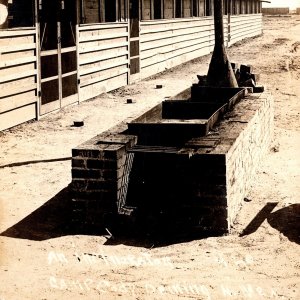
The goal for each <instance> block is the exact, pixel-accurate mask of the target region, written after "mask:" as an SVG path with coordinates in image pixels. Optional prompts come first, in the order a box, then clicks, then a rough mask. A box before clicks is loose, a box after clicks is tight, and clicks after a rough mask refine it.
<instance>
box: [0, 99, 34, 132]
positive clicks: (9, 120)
mask: <svg viewBox="0 0 300 300" xmlns="http://www.w3.org/2000/svg"><path fill="white" fill-rule="evenodd" d="M36 118H37V109H36V103H33V104H30V105H26V106H23V107H20V108H17V109H14V110H10V111H8V112H5V113H2V114H0V130H4V129H7V128H10V127H13V126H16V125H19V124H21V123H24V122H26V121H29V120H32V119H36Z"/></svg>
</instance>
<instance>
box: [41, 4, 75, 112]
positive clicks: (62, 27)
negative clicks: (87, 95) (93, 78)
mask: <svg viewBox="0 0 300 300" xmlns="http://www.w3.org/2000/svg"><path fill="white" fill-rule="evenodd" d="M39 8H40V10H39V22H40V55H41V61H40V62H41V114H45V113H48V112H50V111H52V110H55V109H59V108H61V107H63V106H66V105H68V104H71V103H74V102H77V101H78V79H77V47H76V23H77V10H76V2H75V3H74V1H72V0H64V1H58V0H43V1H42V3H41V5H40V7H39Z"/></svg>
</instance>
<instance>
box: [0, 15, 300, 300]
mask: <svg viewBox="0 0 300 300" xmlns="http://www.w3.org/2000/svg"><path fill="white" fill-rule="evenodd" d="M228 53H229V57H230V59H231V61H233V62H237V63H246V64H252V65H253V66H254V72H255V73H260V74H261V79H260V83H261V84H263V85H264V86H265V87H266V88H267V89H268V90H269V91H270V92H271V93H272V94H273V97H274V100H275V138H274V142H273V144H272V145H271V147H270V152H269V153H268V155H267V156H266V157H265V160H264V161H263V163H262V164H261V165H260V166H259V169H258V172H257V174H256V176H255V178H254V180H253V184H252V189H251V191H250V192H249V195H247V201H245V203H244V205H243V207H242V209H241V211H240V213H239V215H238V217H237V219H236V222H235V225H234V227H233V228H232V233H231V234H230V235H228V236H222V237H209V238H204V239H196V240H195V239H194V240H189V241H178V242H177V243H175V242H174V243H169V244H167V245H160V244H152V245H146V244H145V243H142V242H141V241H138V240H132V239H129V238H128V239H123V240H118V239H116V240H108V239H107V237H106V236H102V235H97V234H88V233H85V234H79V233H78V232H71V231H70V230H69V228H68V224H66V223H67V220H68V214H69V210H68V207H67V205H66V203H67V200H68V198H69V197H70V195H69V189H68V185H69V184H70V182H71V163H70V156H71V149H72V148H73V147H75V146H77V145H79V144H80V143H82V142H83V141H85V140H87V139H89V138H91V137H93V136H95V135H96V134H99V133H100V132H102V131H104V130H106V129H108V128H110V127H111V126H113V125H115V124H116V123H118V122H120V121H122V120H124V119H125V118H127V117H129V116H133V115H137V114H139V113H140V112H142V111H144V110H146V109H147V108H149V107H151V106H153V105H154V104H156V103H158V102H160V101H162V100H163V99H164V97H167V96H173V95H175V94H177V93H178V92H180V91H182V90H183V89H185V88H187V87H189V86H190V85H191V84H192V83H194V82H196V81H197V78H196V75H197V74H201V75H204V74H206V72H207V68H208V63H209V60H210V56H206V57H203V58H200V59H197V60H195V61H192V62H189V63H187V64H185V65H182V66H179V67H177V68H174V69H173V70H169V71H166V72H164V73H162V74H160V75H158V76H156V77H153V78H149V79H148V80H145V81H143V82H140V83H137V84H134V85H131V86H127V87H125V88H121V89H118V90H116V91H114V92H111V93H108V94H104V95H101V96H100V97H98V98H97V99H94V100H91V101H86V102H84V103H81V104H80V105H76V106H70V107H67V108H65V109H63V110H62V111H60V112H57V113H52V114H50V115H48V116H46V117H45V118H43V119H42V120H40V121H38V122H31V123H27V124H24V125H20V126H18V127H16V128H13V129H10V130H6V131H4V132H0V208H1V210H0V218H1V219H0V232H1V236H0V251H1V252H0V278H1V281H0V299H1V300H3V299H5V300H7V299H126V300H127V299H295V300H296V299H300V258H299V250H300V248H299V244H300V237H299V235H300V200H299V195H300V184H299V183H300V155H299V149H300V16H292V17H265V19H264V34H263V36H261V37H258V38H254V39H250V40H248V41H247V43H244V42H243V43H240V44H239V45H236V46H233V47H231V48H230V49H229V50H228ZM158 83H159V84H162V85H163V88H162V89H155V86H156V84H158ZM127 98H132V99H134V102H135V103H133V104H126V99H127ZM81 118H83V119H84V122H85V126H84V127H72V124H73V121H74V120H78V119H81ZM269 207H274V209H273V211H272V212H270V211H269V212H268V208H269ZM263 212H264V213H263ZM254 218H255V220H256V222H251V221H253V219H254ZM261 222H262V223H261ZM260 223H261V224H260ZM249 224H251V226H250V229H249V226H248V225H249ZM247 228H248V231H247V230H246V232H245V229H247ZM243 232H244V233H245V234H244V235H243V234H242V233H243Z"/></svg>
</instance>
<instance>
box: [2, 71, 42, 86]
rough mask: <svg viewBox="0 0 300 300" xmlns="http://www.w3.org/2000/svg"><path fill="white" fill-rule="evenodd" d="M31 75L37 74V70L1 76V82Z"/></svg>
mask: <svg viewBox="0 0 300 300" xmlns="http://www.w3.org/2000/svg"><path fill="white" fill-rule="evenodd" d="M30 76H37V70H28V71H25V72H20V73H16V74H11V75H8V76H2V77H0V83H4V82H9V81H16V80H18V79H21V78H25V77H30Z"/></svg>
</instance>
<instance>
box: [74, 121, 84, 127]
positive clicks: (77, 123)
mask: <svg viewBox="0 0 300 300" xmlns="http://www.w3.org/2000/svg"><path fill="white" fill-rule="evenodd" d="M73 126H74V127H81V126H84V122H83V121H74V123H73Z"/></svg>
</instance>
